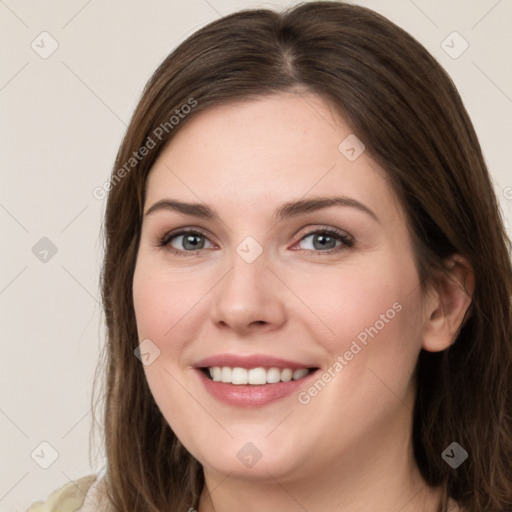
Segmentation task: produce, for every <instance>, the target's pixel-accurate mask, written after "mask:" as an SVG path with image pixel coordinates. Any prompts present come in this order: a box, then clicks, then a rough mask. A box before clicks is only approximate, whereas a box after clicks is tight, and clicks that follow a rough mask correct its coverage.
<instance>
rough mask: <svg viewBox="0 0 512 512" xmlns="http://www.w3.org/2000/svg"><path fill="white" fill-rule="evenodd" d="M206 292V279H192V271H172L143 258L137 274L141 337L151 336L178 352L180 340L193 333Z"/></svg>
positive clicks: (136, 302)
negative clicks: (192, 319)
mask: <svg viewBox="0 0 512 512" xmlns="http://www.w3.org/2000/svg"><path fill="white" fill-rule="evenodd" d="M204 294H205V284H204V282H202V280H201V279H192V278H191V276H190V273H187V272H170V271H169V270H168V269H165V268H161V266H159V265H157V264H152V265H148V264H146V263H145V262H144V261H142V262H141V263H140V264H139V265H138V266H137V268H136V269H135V274H134V278H133V302H134V308H135V318H136V321H137V330H138V335H139V339H140V340H142V339H146V338H149V339H151V340H152V341H153V342H154V343H155V344H156V345H157V346H158V347H159V349H160V350H161V351H162V352H164V351H165V353H167V352H169V351H172V352H177V351H178V349H179V348H180V346H179V343H182V342H185V341H186V339H187V338H188V339H191V337H192V336H193V332H191V325H194V324H193V323H192V322H190V319H191V318H194V317H195V316H196V315H197V311H198V310H199V309H200V306H201V301H202V299H203V298H204ZM196 325H197V324H196ZM199 325H200V324H199ZM170 341H172V343H170Z"/></svg>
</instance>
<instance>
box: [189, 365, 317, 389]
mask: <svg viewBox="0 0 512 512" xmlns="http://www.w3.org/2000/svg"><path fill="white" fill-rule="evenodd" d="M199 370H200V371H201V372H202V373H203V374H204V375H205V376H206V378H207V379H209V380H211V381H213V382H222V383H224V384H233V385H235V386H242V385H249V386H265V385H267V384H279V383H281V382H290V381H299V380H302V379H304V378H306V377H308V376H309V375H311V374H312V373H314V372H315V371H317V370H318V368H315V367H312V368H279V367H275V366H271V367H263V366H259V367H256V368H241V367H237V366H235V367H230V366H207V367H201V368H199Z"/></svg>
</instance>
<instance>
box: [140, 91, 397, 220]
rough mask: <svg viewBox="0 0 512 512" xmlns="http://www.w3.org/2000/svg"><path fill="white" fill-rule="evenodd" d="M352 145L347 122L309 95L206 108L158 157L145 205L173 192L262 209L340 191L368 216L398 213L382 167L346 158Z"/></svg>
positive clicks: (185, 197) (363, 158)
mask: <svg viewBox="0 0 512 512" xmlns="http://www.w3.org/2000/svg"><path fill="white" fill-rule="evenodd" d="M363 142H364V141H363ZM354 143H355V144H356V145H355V146H354ZM340 144H341V146H340ZM350 145H352V146H354V149H355V151H357V152H359V151H360V150H361V149H362V146H357V140H356V139H354V134H353V133H352V130H351V128H350V127H349V125H348V124H347V123H346V122H345V121H344V120H343V119H342V118H341V117H340V116H339V115H338V114H337V113H336V112H335V111H334V109H333V108H332V107H330V105H329V104H328V103H326V102H325V101H323V100H322V99H321V98H319V97H318V96H315V95H312V94H309V95H304V94H279V95H272V96H265V97H260V98H258V99H255V100H246V101H240V102H233V103H229V104H225V105H220V106H216V107H211V108H209V109H206V110H204V111H202V112H199V113H197V114H194V117H193V118H191V119H190V120H189V121H188V122H187V124H186V125H185V126H184V127H183V128H182V129H181V130H180V132H178V134H177V135H176V136H175V137H174V138H173V139H172V140H171V141H170V143H169V144H168V145H167V147H166V148H165V149H164V150H163V152H162V153H161V154H160V156H159V158H158V159H157V161H156V162H155V165H154V166H153V169H152V170H151V172H150V174H149V177H148V186H147V196H146V204H152V203H153V202H155V201H158V200H160V199H162V198H164V197H166V195H168V194H171V195H172V196H173V197H176V196H177V197H179V198H180V199H183V200H190V201H194V202H197V201H198V200H200V201H204V202H205V203H208V204H215V205H219V206H221V205H226V206H228V205H230V204H233V205H234V204H235V203H236V205H237V206H238V208H239V209H244V208H250V209H255V208H256V209H262V208H264V207H265V206H266V205H269V204H270V203H275V205H277V204H280V203H282V202H285V201H286V200H292V199H298V198H303V197H307V195H308V194H309V195H315V196H318V195H329V194H330V195H333V194H338V195H340V194H343V195H346V196H350V197H353V198H354V199H356V200H358V201H361V202H363V203H367V204H368V203H369V204H372V205H373V207H372V208H373V209H374V211H375V210H379V209H380V210H382V213H384V210H386V209H389V208H393V209H395V210H396V208H397V206H398V205H397V204H396V199H395V197H394V194H393V191H392V190H391V188H390V186H389V184H388V180H387V175H386V173H385V172H384V170H383V169H381V168H380V167H379V166H378V165H377V164H376V163H375V162H374V161H373V160H372V159H371V158H370V157H369V156H368V155H367V154H366V153H365V152H364V151H363V152H362V153H361V154H360V156H358V157H357V158H356V159H355V160H354V159H349V158H347V156H345V154H344V151H345V150H346V148H347V147H350ZM353 154H357V153H354V152H349V156H353ZM376 213H377V212H376ZM395 213H396V212H395Z"/></svg>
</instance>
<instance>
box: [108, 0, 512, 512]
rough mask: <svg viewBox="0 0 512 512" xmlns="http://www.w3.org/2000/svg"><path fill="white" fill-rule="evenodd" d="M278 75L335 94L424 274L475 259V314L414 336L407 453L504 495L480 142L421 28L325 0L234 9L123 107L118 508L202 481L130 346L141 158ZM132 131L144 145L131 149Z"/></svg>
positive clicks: (113, 396)
mask: <svg viewBox="0 0 512 512" xmlns="http://www.w3.org/2000/svg"><path fill="white" fill-rule="evenodd" d="M284 91H296V92H297V93H298V94H300V91H308V92H312V93H315V94H317V95H319V96H320V97H322V98H323V99H324V100H325V101H327V102H329V103H330V104H331V105H333V107H334V108H336V109H337V111H338V112H339V114H340V115H341V116H342V117H343V118H344V119H345V120H346V121H347V122H348V123H349V125H350V126H351V129H352V131H353V133H355V134H356V135H357V137H358V138H360V139H361V140H362V141H364V144H365V146H366V151H367V153H368V154H369V155H370V156H371V157H372V158H373V159H374V160H375V161H376V162H377V163H378V164H379V165H380V166H382V167H383V168H384V169H385V170H386V171H387V173H388V176H389V179H390V184H391V185H392V187H393V189H394V191H395V193H396V194H397V197H398V198H399V200H400V201H401V203H402V205H403V207H404V209H405V211H406V213H407V222H408V225H409V227H410V230H411V234H412V237H413V241H414V250H415V258H416V261H417V267H418V273H419V276H420V280H421V283H422V286H423V287H424V289H426V288H427V287H428V286H430V285H431V284H432V281H433V280H434V277H433V276H435V275H436V271H437V270H439V269H442V268H443V265H442V263H443V260H444V259H445V258H447V257H449V256H450V255H453V254H455V253H457V254H460V255H462V256H464V257H465V258H466V259H467V260H468V261H469V263H470V264H471V266H472V268H473V270H474V274H475V281H476V287H475V291H474V294H473V298H472V306H471V314H470V315H469V317H468V318H467V321H466V322H465V324H464V325H463V326H462V327H461V329H460V330H459V333H458V337H457V339H456V341H455V343H453V345H452V346H451V347H450V348H449V349H447V350H444V351H442V352H438V353H429V352H426V351H422V352H421V354H420V357H419V360H418V364H417V367H416V373H415V378H416V384H417V397H416V402H415V408H414V426H413V432H412V437H413V446H414V455H415V459H416V462H417V465H418V467H419V469H420V471H421V473H422V475H423V477H424V479H425V480H426V482H427V483H428V484H429V485H431V486H439V485H443V486H444V491H445V497H446V498H447V497H448V496H449V497H452V498H453V499H455V500H456V501H457V502H458V503H459V504H460V505H461V506H463V507H464V509H465V510H467V511H468V512H482V511H489V512H490V511H492V512H505V511H506V510H510V509H511V507H512V412H511V411H512V325H511V318H512V312H511V296H512V270H511V262H510V247H511V244H510V240H509V239H508V238H507V235H506V232H505V229H504V224H503V219H502V218H501V215H500V212H499V208H498V204H497V200H496V197H495V195H494V192H493V187H492V184H491V180H490V178H489V174H488V171H487V168H486V165H485V162H484V158H483V155H482V151H481V148H480V145H479V142H478V140H477V137H476V134H475V131H474V128H473V126H472V123H471V121H470V119H469V117H468V114H467V112H466V110H465V108H464V106H463V104H462V101H461V98H460V96H459V94H458V93H457V91H456V88H455V86H454V85H453V83H452V81H451V80H450V78H449V77H448V75H447V74H446V72H445V71H444V70H443V69H442V67H441V66H440V65H439V64H438V63H437V62H436V61H435V60H434V58H433V57H432V56H431V55H430V54H429V53H428V52H427V51H426V50H425V48H424V47H423V46H422V45H421V44H420V43H418V42H417V41H416V40H415V39H414V38H412V37H411V36H410V35H409V34H407V33H406V32H405V31H403V30H402V29H400V28H399V27H397V26H396V25H394V24H393V23H391V22H390V21H389V20H387V19H386V18H384V17H382V16H381V15H379V14H377V13H375V12H373V11H371V10H369V9H367V8H363V7H360V6H354V5H349V4H346V3H342V2H332V1H329V2H309V3H305V4H301V5H299V6H296V7H294V8H292V9H290V10H287V11H284V12H283V13H276V12H273V11H270V10H246V11H241V12H238V13H235V14H232V15H229V16H226V17H224V18H222V19H219V20H217V21H214V22H213V23H210V24H209V25H207V26H205V27H204V28H202V29H200V30H199V31H197V32H195V33H194V34H193V35H192V36H190V37H189V38H188V39H187V40H186V41H184V42H183V43H182V44H180V46H179V47H178V48H176V49H175V50H174V51H173V52H172V53H171V54H170V55H169V56H168V57H167V58H166V59H165V60H164V61H163V63H162V64H161V65H160V66H159V68H158V69H157V70H156V72H155V73H154V75H153V76H152V77H151V79H150V80H149V82H148V84H147V85H146V88H145V90H144V92H143V95H142V98H141V100H140V102H139V104H138V106H137V108H136V110H135V113H134V115H133V118H132V120H131V122H130V125H129V127H128V129H127V132H126V134H125V137H124V140H123V142H122V144H121V147H120V149H119V152H118V154H117V158H116V162H115V166H114V169H113V173H112V179H111V182H110V184H109V187H108V188H110V192H109V194H108V201H107V207H106V214H105V226H104V230H105V259H104V266H103V270H102V276H101V279H102V296H103V306H104V310H105V317H106V324H107V343H106V346H105V359H106V361H105V366H106V368H105V383H104V385H105V390H104V394H105V400H104V410H103V414H104V442H105V450H106V457H107V473H106V480H105V481H106V484H107V489H108V495H109V499H110V501H111V504H112V505H113V507H114V509H117V510H119V511H123V512H124V511H127V510H130V511H131V510H137V511H152V512H162V511H175V510H188V508H189V507H196V506H197V503H198V498H199V495H200V493H201V491H202V488H203V485H204V479H203V473H202V468H201V465H200V464H199V463H198V461H197V460H195V459H194V458H193V457H192V456H191V455H190V454H189V453H188V452H187V451H186V450H185V448H184V447H183V446H182V445H181V443H180V441H179V440H178V439H177V437H176V436H175V434H174V433H173V431H172V430H171V428H170V427H169V425H168V424H167V422H166V421H165V419H164V417H163V416H162V414H161V413H160V411H159V409H158V407H157V405H156V403H155V401H154V399H153V397H152V394H151V392H150V389H149V387H148V384H147V382H146V379H145V375H144V372H143V367H142V364H141V363H140V361H139V360H138V359H137V358H136V357H135V356H134V350H135V349H136V348H137V346H138V344H139V341H140V340H138V338H137V329H136V323H135V315H134V307H133V301H132V278H133V273H134V268H135V261H136V257H137V250H138V244H139V236H140V230H141V218H142V208H143V204H144V194H145V183H146V178H147V176H148V173H149V171H150V169H151V167H152V165H153V163H154V162H155V160H156V158H157V157H158V155H159V154H160V152H161V150H162V148H163V147H164V146H165V145H166V144H167V143H169V141H171V140H172V137H173V136H174V135H175V134H176V133H177V132H178V131H179V130H180V129H181V128H182V127H183V126H184V125H185V124H186V123H187V122H188V121H189V120H190V119H191V118H192V117H193V116H194V115H195V114H196V113H198V112H201V111H203V110H205V109H207V108H210V107H213V106H216V105H219V104H222V103H226V102H230V101H234V100H240V99H249V98H251V97H258V96H262V95H269V94H273V93H279V92H284ZM185 105H188V107H187V108H184V106H185ZM176 110H178V111H179V112H180V115H179V116H178V114H177V112H176ZM173 116H174V119H172V117H173ZM157 134H158V136H157ZM150 141H151V142H150ZM150 146H151V148H150ZM143 147H146V148H150V149H148V151H146V152H145V154H144V156H141V153H142V151H141V148H143ZM135 153H136V160H130V159H131V158H135V157H134V154H135ZM139 157H140V158H139ZM123 168H124V172H123V171H121V169H123ZM454 441H456V442H457V443H459V444H460V445H461V446H462V447H463V448H464V449H465V450H466V451H467V452H468V453H469V458H468V460H466V461H465V462H464V463H463V464H462V465H460V466H459V467H458V468H457V469H452V468H451V467H450V466H449V465H448V464H447V463H446V462H445V460H443V458H442V456H441V454H442V452H443V451H444V450H445V449H446V448H447V447H448V446H449V445H450V444H451V443H452V442H454ZM445 506H446V501H445V504H444V507H445Z"/></svg>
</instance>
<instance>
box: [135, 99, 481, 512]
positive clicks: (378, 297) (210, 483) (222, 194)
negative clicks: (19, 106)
mask: <svg viewBox="0 0 512 512" xmlns="http://www.w3.org/2000/svg"><path fill="white" fill-rule="evenodd" d="M351 133H352V130H351V129H350V128H349V126H348V125H347V124H346V122H345V121H344V120H343V119H341V118H340V117H339V116H337V115H335V113H334V112H333V110H332V109H331V108H329V106H328V105H327V104H326V103H325V102H323V101H322V100H321V99H320V98H319V97H317V96H314V95H305V96H302V95H297V94H280V95H274V96H268V97H262V98H259V99H257V100H254V101H244V102H237V103H232V104H229V105H222V106H218V107H215V108H210V109H208V110H205V111H204V112H201V113H199V114H197V115H195V116H194V118H192V119H190V122H189V123H188V124H187V125H185V126H184V127H183V129H182V130H181V131H180V132H179V133H178V134H177V135H176V137H175V138H173V139H172V142H171V143H170V144H169V145H168V146H167V147H166V148H165V150H164V151H163V152H162V153H161V154H160V156H159V158H158V160H157V162H156V163H155V165H154V167H153V169H152V170H151V173H150V175H149V177H148V182H147V191H146V198H145V207H144V212H148V210H149V208H151V207H152V206H153V205H155V203H157V202H159V201H161V200H164V199H173V200H179V201H180V202H185V203H200V204H201V205H208V206H209V207H210V208H211V209H212V210H214V212H215V213H216V214H217V216H216V217H214V218H204V217H198V216H193V215H190V214H185V213H181V212H177V211H173V210H171V209H169V208H161V209H153V211H152V212H151V213H149V214H147V215H145V216H144V219H143V224H142V231H141V241H140V247H139V252H138V256H137V264H136V269H135V274H134V280H133V298H134V306H135V313H136V320H137V328H138V335H139V340H140V341H141V342H142V340H145V339H150V340H151V342H152V343H153V344H154V345H156V346H157V347H158V349H159V350H160V355H159V357H157V358H156V359H155V360H154V362H152V363H151V364H150V365H148V366H145V367H144V370H145V373H146V377H147V380H148V383H149V386H150V388H151V391H152V393H153V395H154V397H155V400H156V402H157V404H158V406H159V408H160V410H161V411H162V413H163V415H164V417H165V418H166V420H167V421H168V423H169V425H170V426H171V428H172V429H173V431H174V432H175V433H176V435H177V436H178V438H179V439H180V440H181V442H182V443H183V445H184V446H185V447H186V448H187V450H188V451H189V452H190V453H191V454H192V455H193V456H194V457H196V458H197V459H198V460H199V461H200V462H201V464H202V465H203V468H204V474H205V481H206V486H205V491H204V492H203V494H202V496H201V500H200V506H199V512H208V511H212V510H216V511H218V512H221V511H222V512H231V511H236V510H240V507H241V504H243V509H244V510H245V511H247V512H252V511H256V510H258V511H260V510H282V511H287V512H296V511H297V512H299V511H304V510H307V511H319V510H322V511H340V510H347V511H348V510H350V511H351V512H356V511H358V512H363V511H364V512H366V511H368V512H369V511H375V510H379V511H380V512H388V511H389V512H391V511H393V512H397V511H398V510H400V511H401V512H419V511H424V512H434V511H436V510H437V507H438V503H439V500H440V489H431V488H429V487H428V486H427V485H426V483H425V482H424V481H423V479H422V478H421V476H420V473H419V471H418V468H417V466H416V464H415V462H414V458H413V454H412V447H411V429H412V419H411V417H412V409H413V405H414V397H415V389H414V383H413V379H412V376H413V371H414V367H415V364H416V361H417V358H418V354H419V352H420V350H421V349H422V348H424V349H426V350H430V351H439V350H444V349H446V348H448V347H449V345H450V344H451V343H452V342H453V338H454V336H455V334H456V331H457V329H458V327H459V325H460V323H461V322H462V319H463V316H464V313H465V311H466V309H467V307H468V306H469V303H470V298H469V296H468V293H466V292H465V291H464V289H463V288H462V287H456V286H448V285H444V286H440V287H438V288H436V289H433V290H432V291H431V292H430V293H422V291H421V288H420V285H419V278H418V273H417V270H416V267H415V264H414V259H413V252H412V245H411V237H410V233H409V232H408V230H407V226H406V222H405V217H404V213H403V211H402V209H401V206H400V204H399V202H398V201H397V199H396V197H395V195H394V193H393V190H392V189H391V188H390V186H389V183H388V181H387V179H386V174H385V173H384V171H383V170H382V169H380V168H379V166H378V165H377V164H376V163H375V162H374V161H373V160H372V159H371V158H370V156H369V155H368V154H367V152H366V151H365V152H363V153H362V154H361V155H360V156H359V157H358V158H357V159H355V160H354V161H350V160H348V159H347V158H346V157H345V156H344V155H343V154H342V153H341V152H340V150H339V149H338V146H339V144H340V142H342V141H343V140H344V139H345V138H346V137H347V136H348V135H349V134H351ZM333 196H344V197H347V198H351V199H352V200H355V201H357V202H359V203H360V204H362V205H364V206H365V207H366V208H367V209H369V210H371V212H373V215H372V214H370V213H368V212H366V211H363V209H362V208H356V207H353V206H346V205H345V206H340V205H336V206H330V207H326V208H322V209H318V210H314V211H309V212H302V213H300V214H298V215H294V216H289V217H285V218H282V219H280V220H276V218H275V216H274V214H275V211H276V210H277V209H278V208H279V207H281V206H282V205H283V203H287V202H292V201H298V200H309V199H312V198H322V197H333ZM178 228H187V229H191V230H194V231H195V232H197V231H199V234H196V235H195V237H194V236H193V237H192V242H193V243H195V244H196V245H193V244H185V245H184V242H185V237H183V236H180V235H178V236H175V237H174V238H169V237H168V238H167V242H168V244H167V245H166V246H163V247H158V241H159V238H161V237H163V236H164V235H165V234H167V233H169V232H171V231H175V232H178V231H179V229H178ZM322 228H324V229H325V228H334V229H337V230H339V231H341V232H342V233H343V234H344V235H345V236H347V235H348V236H349V238H350V239H352V240H353V244H352V245H351V246H350V245H348V244H344V243H343V242H342V241H340V240H339V239H337V238H336V236H332V235H327V237H329V236H330V238H328V239H326V238H325V236H326V235H323V238H322V233H321V230H322ZM318 231H320V234H318ZM249 236H250V237H253V238H254V239H255V240H256V241H257V243H258V244H259V246H260V247H261V249H262V251H263V252H262V253H261V255H259V257H257V258H256V259H255V260H254V261H252V262H250V263H248V262H247V261H246V259H244V258H243V257H241V256H240V254H242V253H237V246H239V244H240V243H241V242H242V241H243V240H244V239H246V237H249ZM322 242H327V244H326V245H325V248H324V246H323V245H322ZM196 246H198V247H199V248H198V249H195V248H194V247H196ZM242 246H243V245H242ZM247 247H248V246H245V248H246V249H247ZM251 247H252V248H251V249H250V250H251V251H254V247H253V246H251ZM339 247H341V250H336V249H338V248H339ZM173 249H175V250H178V251H180V254H182V255H176V254H174V253H173V252H172V250H173ZM448 265H449V266H451V267H452V273H453V275H454V276H455V277H457V278H459V279H462V276H463V275H465V274H466V273H467V270H468V268H467V263H466V262H465V260H464V259H462V258H458V257H457V258H454V259H453V261H451V262H448ZM466 288H471V282H469V283H466ZM393 308H394V309H393ZM389 311H391V312H389ZM386 312H388V313H386ZM383 314H384V317H385V318H383V317H382V316H381V315H383ZM386 315H387V316H386ZM391 317H392V318H391ZM377 322H379V323H377ZM370 326H374V328H375V326H377V327H376V330H377V331H378V332H377V334H375V332H374V331H372V332H373V333H374V336H373V337H370V336H368V342H367V344H366V345H363V344H361V343H359V346H360V348H361V350H360V351H358V352H357V354H356V355H354V356H353V357H350V354H348V355H347V357H345V354H346V353H347V351H350V348H351V346H353V345H352V343H353V341H354V340H356V339H357V336H358V335H361V333H363V332H366V331H365V328H369V327H370ZM361 336H362V337H364V335H361ZM218 354H235V355H255V354H256V355H261V354H265V355H270V356H273V357H276V358H281V359H286V360H292V361H297V362H300V363H302V364H303V365H305V366H307V367H314V368H318V370H317V371H316V372H315V374H313V375H312V376H311V375H310V376H309V377H307V378H306V379H305V380H304V384H303V385H301V383H300V382H299V384H298V385H299V387H298V391H301V392H303V394H302V395H301V396H302V397H304V396H305V395H304V393H306V394H307V396H309V398H310V400H309V401H308V402H307V403H305V401H306V400H302V402H301V401H299V400H298V393H297V392H294V393H291V394H290V395H287V396H284V397H281V398H279V399H277V400H274V401H271V402H269V403H265V404H263V405H261V404H260V405H252V406H248V407H241V406H236V405H232V404H229V403H225V402H223V401H221V400H219V399H218V398H217V397H215V396H212V394H211V393H210V392H209V391H208V390H207V389H206V388H205V385H204V382H203V380H204V376H203V377H202V376H201V375H202V374H201V373H200V372H199V371H198V369H197V368H196V367H195V365H196V364H197V363H198V361H200V360H201V359H204V358H206V357H210V356H215V355H218ZM338 356H342V357H343V358H344V359H343V361H344V363H343V367H342V370H340V369H339V366H338V367H337V369H333V368H334V366H333V363H334V362H335V361H336V360H337V359H336V358H337V357H338ZM329 368H330V369H331V370H330V375H331V379H330V381H329V382H328V383H326V384H325V386H324V387H323V388H321V390H320V391H319V392H318V391H317V392H316V393H315V391H314V390H313V391H312V392H311V393H309V392H308V390H310V389H311V387H312V386H313V385H314V383H315V381H316V380H317V379H318V378H321V376H322V375H323V374H324V373H326V372H327V373H329ZM326 380H327V378H326ZM272 385H273V384H266V386H272ZM225 386H235V385H234V384H225ZM308 393H309V394H308ZM246 443H252V445H254V446H255V447H256V449H257V451H258V453H259V454H260V456H261V458H260V459H259V460H258V461H257V463H256V464H254V465H253V466H252V467H249V466H247V465H246V464H244V463H242V461H241V459H240V457H239V456H237V454H238V452H239V450H240V449H241V448H242V447H244V446H245V445H246ZM252 445H250V446H251V447H252ZM246 449H247V448H246ZM249 450H255V449H254V448H250V449H249Z"/></svg>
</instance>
